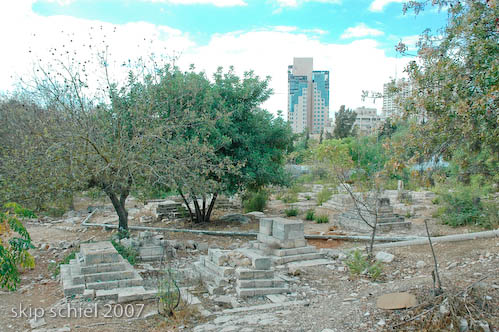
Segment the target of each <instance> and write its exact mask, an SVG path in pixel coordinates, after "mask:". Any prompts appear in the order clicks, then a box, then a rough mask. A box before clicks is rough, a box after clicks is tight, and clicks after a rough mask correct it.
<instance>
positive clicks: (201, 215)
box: [194, 193, 218, 222]
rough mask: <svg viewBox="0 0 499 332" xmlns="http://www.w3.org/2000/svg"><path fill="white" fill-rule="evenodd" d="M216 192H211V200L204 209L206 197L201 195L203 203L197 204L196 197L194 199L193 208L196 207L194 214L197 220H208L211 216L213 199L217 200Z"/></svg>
mask: <svg viewBox="0 0 499 332" xmlns="http://www.w3.org/2000/svg"><path fill="white" fill-rule="evenodd" d="M217 197H218V194H217V193H215V194H213V197H212V198H211V202H210V204H209V205H208V209H206V197H204V196H203V204H202V206H199V203H198V201H197V199H196V198H195V199H194V208H195V209H196V216H197V220H198V222H209V221H210V218H211V213H212V212H213V207H214V206H215V201H216V200H217Z"/></svg>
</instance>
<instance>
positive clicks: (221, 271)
mask: <svg viewBox="0 0 499 332" xmlns="http://www.w3.org/2000/svg"><path fill="white" fill-rule="evenodd" d="M204 266H205V267H206V268H207V269H209V270H211V271H212V272H213V273H215V274H216V275H218V276H219V277H222V278H227V277H229V276H231V275H233V274H234V268H233V267H230V266H219V265H216V264H215V263H213V262H211V261H209V260H207V259H205V260H204Z"/></svg>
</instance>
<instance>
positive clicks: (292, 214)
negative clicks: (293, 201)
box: [284, 208, 298, 217]
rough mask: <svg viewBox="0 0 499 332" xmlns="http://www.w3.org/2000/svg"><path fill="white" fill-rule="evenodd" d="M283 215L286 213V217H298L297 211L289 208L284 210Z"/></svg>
mask: <svg viewBox="0 0 499 332" xmlns="http://www.w3.org/2000/svg"><path fill="white" fill-rule="evenodd" d="M284 213H286V216H288V217H296V216H297V215H298V209H297V208H289V209H286V210H284Z"/></svg>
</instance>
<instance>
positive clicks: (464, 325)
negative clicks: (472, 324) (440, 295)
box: [459, 318, 468, 332]
mask: <svg viewBox="0 0 499 332" xmlns="http://www.w3.org/2000/svg"><path fill="white" fill-rule="evenodd" d="M466 331H468V321H467V320H466V319H464V318H461V319H460V320H459V332H466Z"/></svg>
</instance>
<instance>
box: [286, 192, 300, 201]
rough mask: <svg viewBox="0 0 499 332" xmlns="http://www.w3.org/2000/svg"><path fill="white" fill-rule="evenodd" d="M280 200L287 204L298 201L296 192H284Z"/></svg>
mask: <svg viewBox="0 0 499 332" xmlns="http://www.w3.org/2000/svg"><path fill="white" fill-rule="evenodd" d="M282 201H283V202H284V203H287V204H290V203H296V202H298V194H297V193H293V192H289V193H286V194H285V195H284V196H282Z"/></svg>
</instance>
